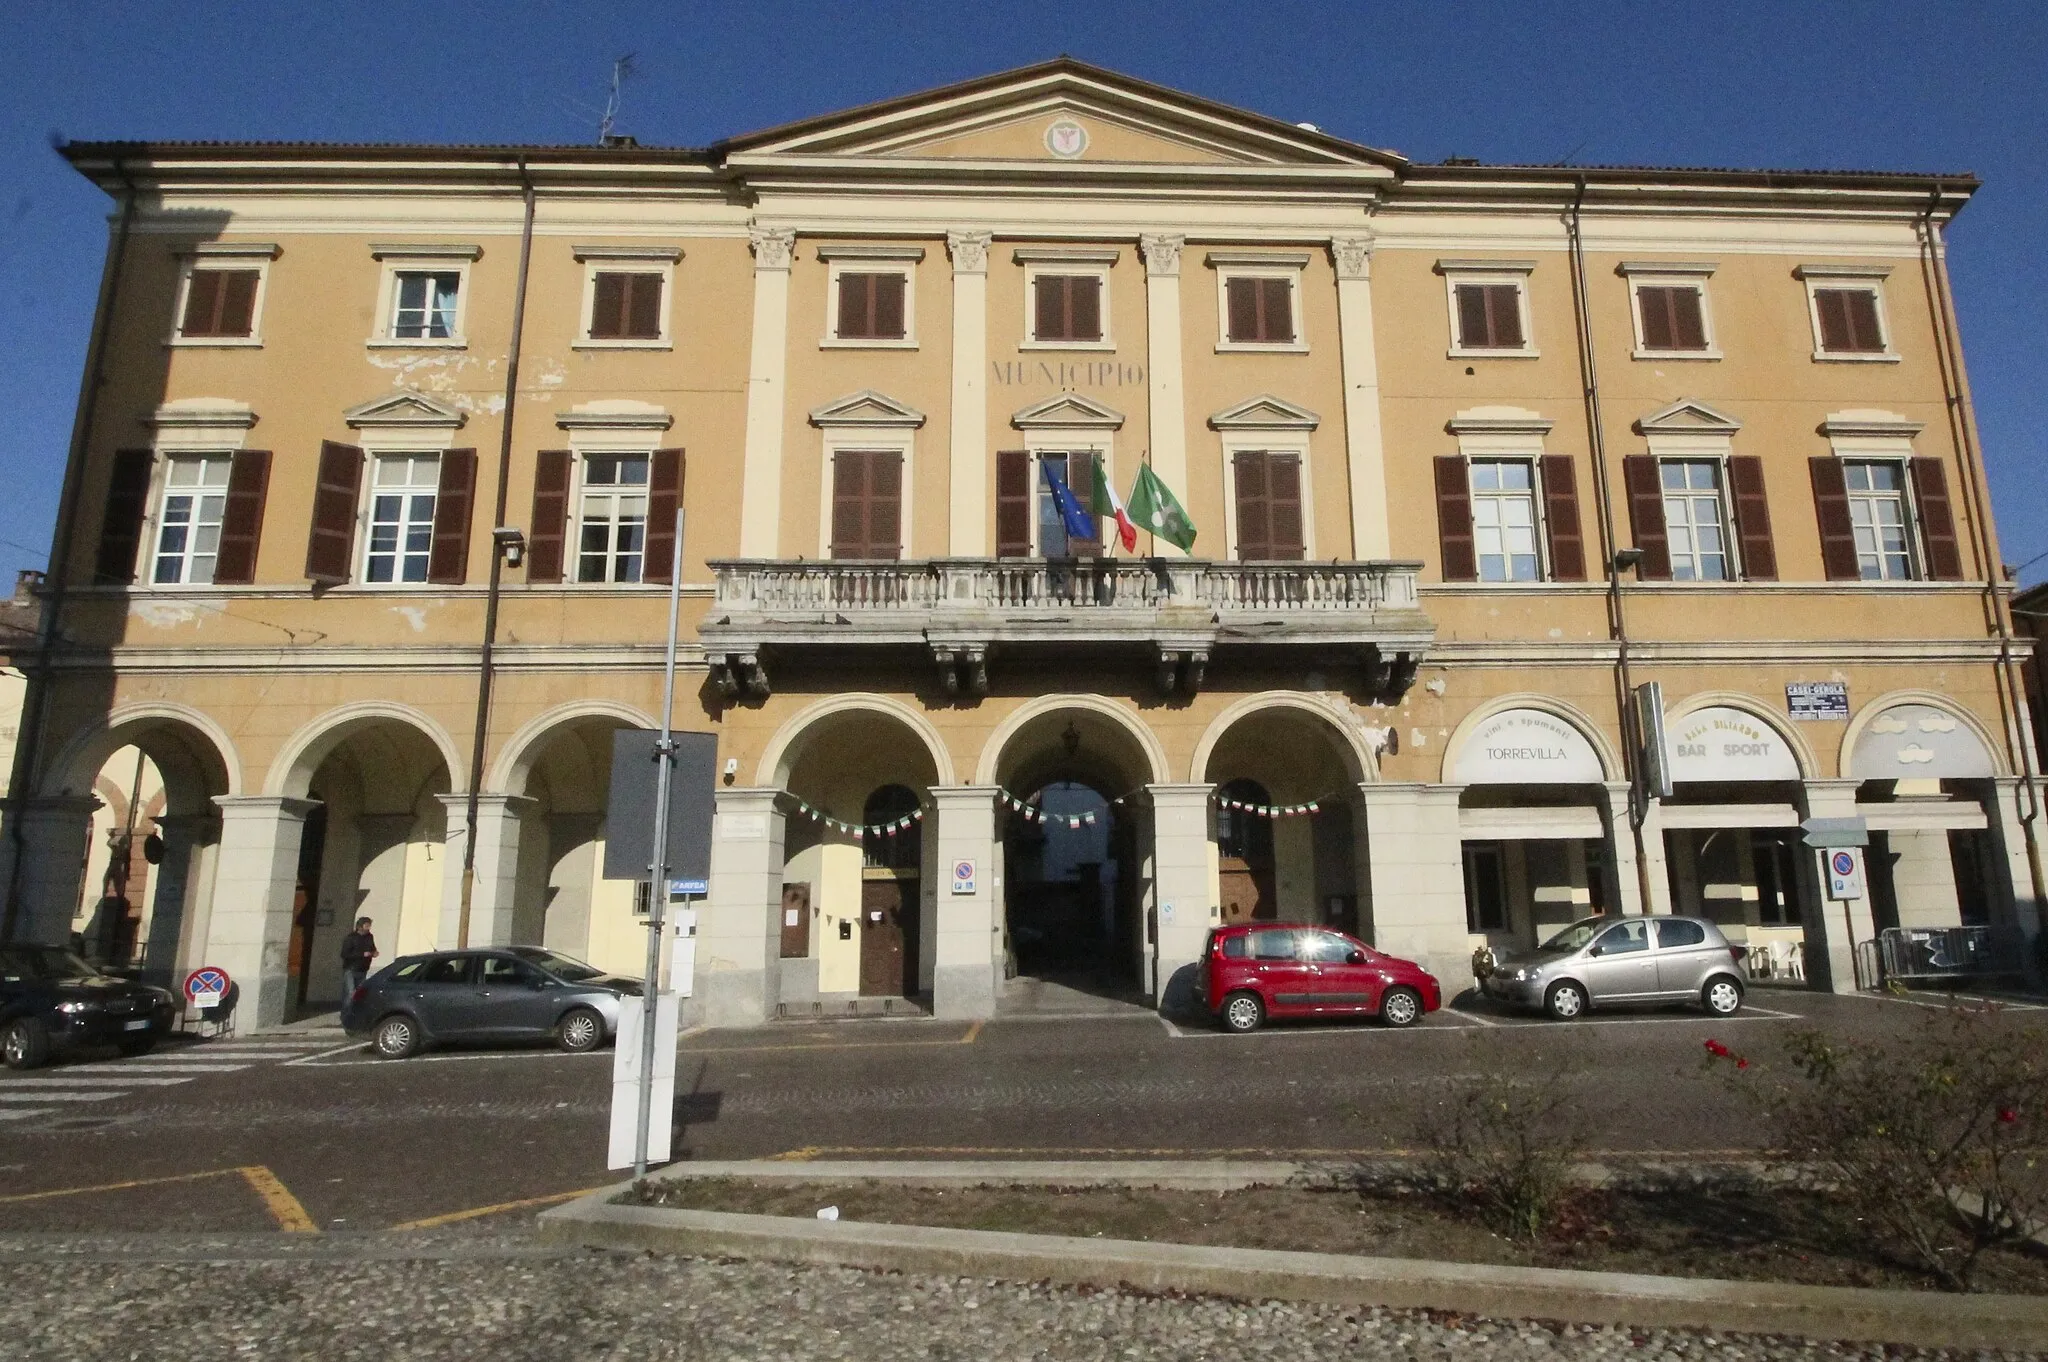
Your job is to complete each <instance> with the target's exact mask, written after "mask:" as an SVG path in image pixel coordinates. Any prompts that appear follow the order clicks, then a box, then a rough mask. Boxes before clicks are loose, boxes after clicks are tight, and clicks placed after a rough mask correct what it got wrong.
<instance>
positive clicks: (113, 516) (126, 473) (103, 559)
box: [92, 449, 156, 586]
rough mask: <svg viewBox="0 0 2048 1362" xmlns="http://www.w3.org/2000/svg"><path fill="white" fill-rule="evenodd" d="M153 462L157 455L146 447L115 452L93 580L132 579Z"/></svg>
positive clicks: (120, 581) (114, 581)
mask: <svg viewBox="0 0 2048 1362" xmlns="http://www.w3.org/2000/svg"><path fill="white" fill-rule="evenodd" d="M155 465H156V455H155V454H153V453H151V452H150V451H149V450H147V449H117V450H115V451H114V471H113V477H112V479H111V480H110V481H109V483H108V485H107V509H106V512H105V513H104V514H103V515H102V516H101V517H100V550H99V555H98V558H97V560H96V562H95V563H94V566H93V573H92V579H93V580H94V581H95V582H100V583H105V584H114V585H123V586H125V585H126V584H127V583H129V582H132V581H134V580H135V558H136V555H137V554H138V553H139V552H140V550H141V548H142V518H143V516H145V515H146V514H148V511H149V480H150V473H151V470H152V469H153V468H154V467H155Z"/></svg>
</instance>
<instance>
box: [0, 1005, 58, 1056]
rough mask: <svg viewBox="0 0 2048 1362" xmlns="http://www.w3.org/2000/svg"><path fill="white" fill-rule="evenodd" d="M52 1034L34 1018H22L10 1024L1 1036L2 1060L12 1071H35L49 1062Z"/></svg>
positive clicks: (0, 1051)
mask: <svg viewBox="0 0 2048 1362" xmlns="http://www.w3.org/2000/svg"><path fill="white" fill-rule="evenodd" d="M49 1058H50V1033H49V1032H48V1031H47V1030H45V1029H44V1027H43V1024H42V1023H41V1022H39V1021H37V1020H36V1019H35V1018H34V1017H20V1018H17V1019H16V1020H14V1021H12V1022H10V1023H8V1026H7V1030H6V1033H5V1034H4V1035H0V1059H5V1060H6V1062H7V1067H8V1068H10V1069H34V1068H38V1067H40V1066H42V1065H43V1064H46V1063H48V1062H49Z"/></svg>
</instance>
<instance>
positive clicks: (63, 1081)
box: [0, 1073, 192, 1091]
mask: <svg viewBox="0 0 2048 1362" xmlns="http://www.w3.org/2000/svg"><path fill="white" fill-rule="evenodd" d="M191 1081H192V1079H191V1078H188V1077H186V1076H184V1075H182V1074H181V1075H180V1076H178V1077H177V1078H159V1077H158V1076H156V1075H155V1074H133V1073H77V1074H36V1075H33V1076H32V1077H29V1078H14V1079H9V1080H7V1081H6V1082H5V1083H0V1091H4V1090H5V1089H6V1088H8V1087H18V1088H46V1087H52V1086H57V1085H66V1086H79V1087H83V1086H86V1085H91V1086H94V1087H101V1086H104V1087H124V1088H169V1087H175V1086H176V1085H178V1084H180V1083H190V1082H191Z"/></svg>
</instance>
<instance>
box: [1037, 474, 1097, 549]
mask: <svg viewBox="0 0 2048 1362" xmlns="http://www.w3.org/2000/svg"><path fill="white" fill-rule="evenodd" d="M1052 463H1053V461H1052V460H1051V459H1040V460H1039V461H1038V466H1039V468H1041V469H1043V470H1044V472H1045V486H1046V490H1048V491H1050V492H1051V493H1052V504H1053V505H1055V506H1057V507H1059V508H1060V523H1061V524H1063V525H1065V526H1066V529H1067V538H1069V539H1079V540H1084V541H1092V540H1093V539H1094V538H1095V517H1094V516H1092V515H1090V514H1088V512H1087V511H1086V510H1085V509H1084V508H1083V507H1082V505H1081V499H1080V498H1079V497H1077V496H1075V495H1074V489H1073V488H1071V487H1069V486H1067V480H1066V479H1065V478H1063V477H1061V476H1060V475H1059V474H1058V473H1056V472H1055V471H1053V466H1052Z"/></svg>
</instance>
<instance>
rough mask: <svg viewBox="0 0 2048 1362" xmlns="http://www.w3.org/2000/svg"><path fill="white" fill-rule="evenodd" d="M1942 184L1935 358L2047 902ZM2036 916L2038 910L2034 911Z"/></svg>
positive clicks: (2028, 746)
mask: <svg viewBox="0 0 2048 1362" xmlns="http://www.w3.org/2000/svg"><path fill="white" fill-rule="evenodd" d="M1941 195H1942V184H1941V182H1940V181H1939V180H1937V181H1935V185H1934V192H1933V194H1932V195H1931V196H1930V197H1929V199H1928V201H1927V207H1926V209H1925V210H1924V211H1922V213H1921V214H1920V261H1921V268H1922V269H1923V270H1924V271H1925V272H1926V275H1927V281H1928V285H1929V287H1930V288H1931V290H1932V291H1933V294H1934V298H1933V302H1934V308H1933V313H1934V318H1933V321H1934V340H1935V358H1936V360H1937V362H1938V363H1939V364H1940V366H1941V390H1942V398H1943V400H1944V402H1945V404H1946V405H1947V407H1948V415H1949V428H1950V431H1951V433H1952V434H1953V436H1954V438H1955V441H1956V451H1957V453H1958V454H1960V455H1961V456H1962V465H1963V477H1964V479H1965V480H1966V482H1967V483H1968V484H1969V490H1970V520H1971V522H1972V525H1971V536H1970V537H1971V538H1972V539H1973V540H1974V541H1975V542H1976V548H1977V556H1978V561H1979V562H1981V563H1982V564H1983V566H1984V604H1985V606H1986V607H1987V608H1988V609H1989V610H1990V613H1991V621H1992V623H1993V624H1994V625H1995V626H1996V627H1997V629H1998V641H1999V649H1998V668H1997V670H1998V682H1999V699H2000V701H2001V702H2002V703H2003V704H2005V705H2006V706H2007V707H2008V708H2009V710H2010V711H2011V714H2012V719H2013V722H2012V723H2011V725H2009V726H2008V729H2007V735H2006V737H2007V741H2008V742H2009V743H2010V744H2011V746H2012V752H2013V755H2014V756H2015V757H2016V758H2017V761H2018V765H2019V769H2020V789H2021V791H2022V792H2023V797H2022V799H2021V801H2020V829H2021V831H2022V833H2023V835H2024V836H2025V838H2026V844H2027V872H2028V875H2029V877H2030V878H2031V879H2032V880H2033V886H2034V902H2035V903H2036V904H2037V905H2039V904H2042V903H2044V902H2048V874H2044V873H2043V868H2042V863H2041V827H2040V820H2041V787H2040V784H2039V781H2038V779H2037V777H2036V773H2035V770H2034V751H2033V744H2032V743H2031V742H2030V741H2028V739H2029V738H2030V737H2031V734H2030V733H2029V728H2030V727H2031V716H2030V715H2029V713H2028V710H2027V704H2026V693H2025V683H2024V682H2023V681H2022V680H2021V679H2020V675H2019V658H2018V656H2017V655H2016V654H2015V652H2014V644H2013V632H2012V619H2011V615H2010V613H2009V603H2008V602H2007V600H2006V598H2005V593H2003V592H2002V591H2001V590H2000V589H1999V588H2000V586H2001V585H2002V583H2001V581H2000V578H2001V577H2002V576H2003V575H2004V566H2003V564H2001V563H2000V562H1999V554H1998V545H1997V543H1996V540H1995V538H1994V535H1993V532H1992V528H1991V503H1990V494H1989V489H1988V488H1987V487H1986V485H1985V472H1984V458H1983V450H1982V448H1981V447H1980V446H1979V444H1978V441H1977V432H1976V424H1977V422H1976V413H1975V411H1974V409H1973V407H1972V405H1971V402H1970V393H1969V380H1968V379H1967V378H1965V377H1964V376H1963V357H1962V352H1961V349H1960V346H1959V344H1958V341H1957V339H1956V319H1955V300H1954V298H1953V296H1952V295H1951V293H1950V290H1949V279H1948V259H1947V257H1946V256H1945V255H1944V254H1943V253H1942V251H1941V250H1940V249H1939V247H1940V240H1941V238H1940V235H1939V232H1940V229H1939V228H1938V227H1936V226H1935V223H1934V213H1935V210H1936V209H1937V208H1939V207H1940V206H1941ZM2036 913H2037V915H2038V913H2039V908H2038V907H2037V908H2036Z"/></svg>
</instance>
